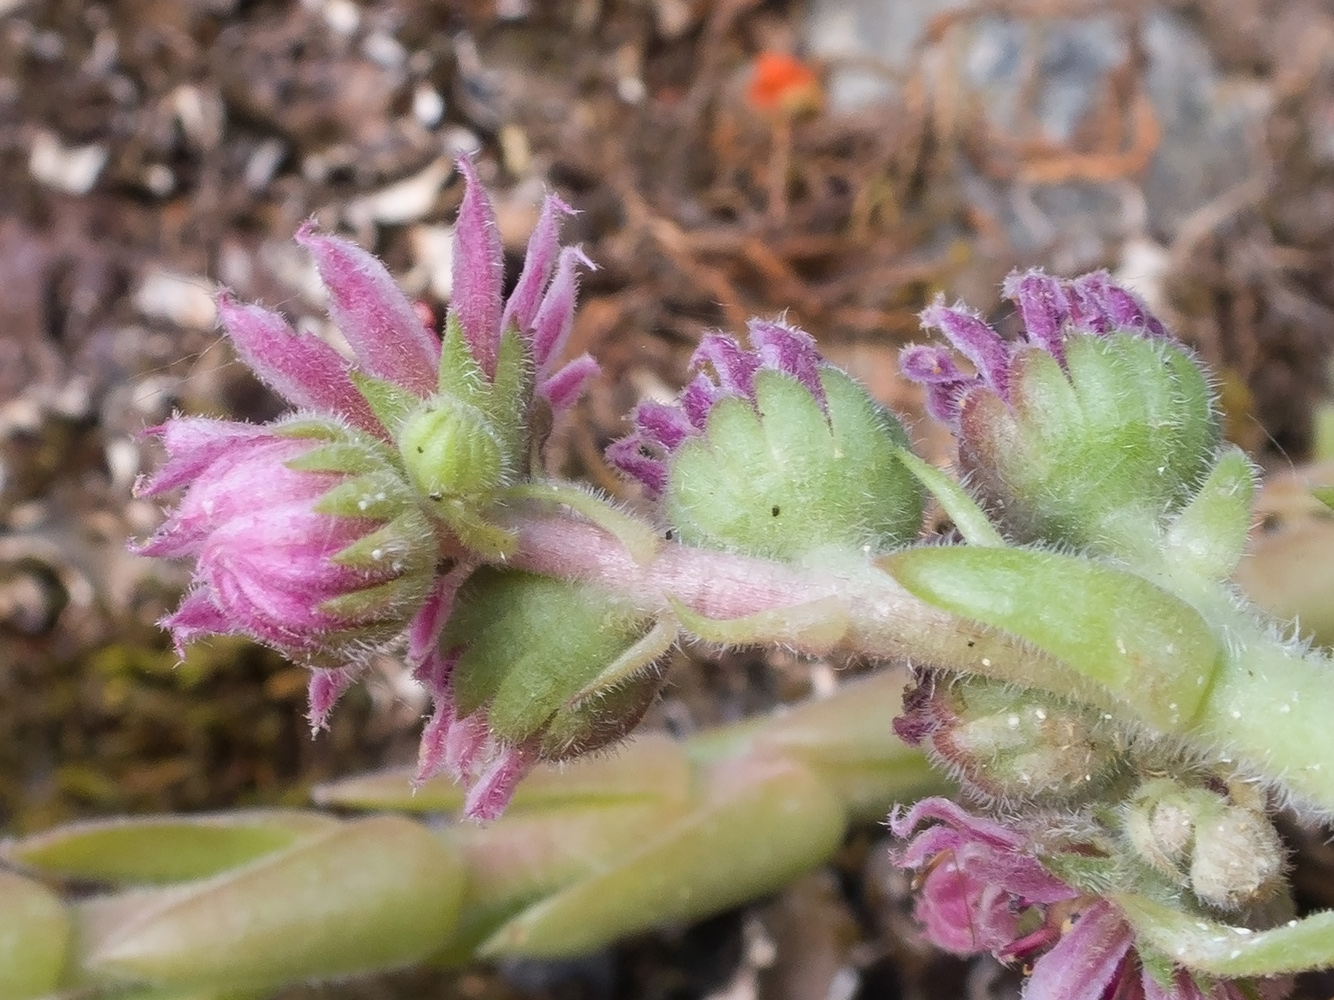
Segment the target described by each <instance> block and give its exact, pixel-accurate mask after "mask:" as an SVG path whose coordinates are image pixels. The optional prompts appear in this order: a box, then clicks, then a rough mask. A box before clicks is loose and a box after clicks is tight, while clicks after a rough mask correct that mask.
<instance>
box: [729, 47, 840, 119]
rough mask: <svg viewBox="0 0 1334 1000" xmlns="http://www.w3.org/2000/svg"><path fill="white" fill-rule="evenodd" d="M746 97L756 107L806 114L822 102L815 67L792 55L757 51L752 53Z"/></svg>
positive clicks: (771, 110)
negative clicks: (755, 53)
mask: <svg viewBox="0 0 1334 1000" xmlns="http://www.w3.org/2000/svg"><path fill="white" fill-rule="evenodd" d="M746 101H747V103H749V104H750V106H751V107H753V108H755V109H756V110H758V111H765V112H774V111H778V112H781V113H783V114H789V115H797V114H807V113H810V112H814V111H818V110H819V109H820V107H821V106H822V105H823V103H824V89H823V88H822V87H821V85H820V79H819V77H818V76H816V74H815V70H813V69H811V67H810V66H808V65H807V64H806V63H804V62H802V61H801V60H800V59H798V58H797V57H796V56H794V55H790V54H788V53H786V52H761V53H760V54H759V55H758V56H756V57H755V65H754V68H753V69H752V71H751V78H750V85H749V86H748V87H747V88H746Z"/></svg>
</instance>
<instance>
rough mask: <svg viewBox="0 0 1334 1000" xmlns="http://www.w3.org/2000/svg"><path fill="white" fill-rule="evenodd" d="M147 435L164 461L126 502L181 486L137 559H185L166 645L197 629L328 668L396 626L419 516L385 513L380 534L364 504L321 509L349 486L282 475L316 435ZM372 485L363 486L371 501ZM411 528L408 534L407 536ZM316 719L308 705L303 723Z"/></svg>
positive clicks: (418, 548) (377, 520)
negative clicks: (188, 564)
mask: <svg viewBox="0 0 1334 1000" xmlns="http://www.w3.org/2000/svg"><path fill="white" fill-rule="evenodd" d="M155 433H156V434H158V436H160V437H161V438H162V440H163V442H164V444H165V445H166V449H167V456H168V457H167V462H166V463H165V464H164V466H163V467H162V469H161V470H160V471H159V473H158V475H157V476H156V477H154V478H153V479H152V480H150V481H148V482H146V483H144V484H141V486H140V487H139V495H141V496H158V495H160V494H162V493H164V492H167V491H169V490H173V489H176V488H178V487H179V486H181V485H184V486H185V491H184V494H183V495H182V497H181V500H180V503H179V504H177V506H176V508H175V509H174V510H173V511H172V512H171V514H170V516H169V517H168V519H167V521H166V523H165V524H163V526H162V528H161V529H160V530H159V531H158V532H157V533H156V534H155V535H154V536H153V537H152V538H150V539H149V540H148V541H147V542H145V543H143V544H142V545H141V546H139V547H138V551H139V552H140V553H141V554H143V555H150V556H163V557H170V558H180V557H193V558H194V559H195V560H196V564H195V572H194V585H193V587H192V589H191V591H190V594H189V596H188V597H187V598H186V600H185V601H184V603H183V604H182V605H181V608H180V609H179V610H178V611H177V612H176V614H174V615H172V616H170V617H168V618H167V619H165V621H164V623H163V624H164V625H165V626H166V627H167V628H169V629H171V631H172V633H173V636H174V638H175V640H176V643H177V647H178V649H183V647H184V645H185V644H186V643H187V642H189V641H190V640H191V639H193V638H194V637H196V636H197V635H200V634H206V633H231V634H239V635H246V636H249V637H251V638H253V639H255V640H257V641H259V642H262V643H265V644H266V645H269V646H272V647H274V648H275V649H279V650H281V651H283V652H284V653H286V654H287V655H289V656H291V657H293V658H296V659H300V660H304V661H307V662H310V663H312V664H317V665H324V666H337V665H340V664H341V663H344V662H346V661H347V660H348V658H349V657H348V652H347V651H348V649H349V648H351V647H354V646H357V645H358V644H360V645H362V646H369V645H371V644H375V643H383V642H384V641H385V640H387V639H389V638H392V637H393V636H394V635H396V634H397V633H399V632H400V631H402V629H403V627H404V624H405V623H406V620H407V618H408V617H410V616H411V614H412V613H413V611H414V610H415V609H416V607H417V606H418V605H419V604H420V603H421V601H422V599H423V598H424V596H425V589H426V587H427V586H428V585H429V581H430V572H431V569H430V566H431V563H432V562H433V559H434V554H433V550H434V543H433V541H432V536H431V529H430V527H429V525H428V524H427V523H426V521H425V519H424V518H423V517H422V516H421V515H417V516H416V518H413V517H411V516H408V517H402V516H399V517H397V518H395V519H394V522H396V523H395V524H394V530H393V531H391V532H387V533H386V532H384V528H385V526H386V521H385V519H384V518H383V517H376V516H374V514H373V511H372V504H371V503H367V505H366V510H367V516H341V515H338V514H334V513H329V512H325V511H324V510H323V509H322V506H321V505H322V503H323V501H324V499H325V497H326V496H328V495H329V494H330V491H331V490H333V489H334V488H336V487H339V488H341V487H344V486H346V485H348V484H349V483H352V484H354V490H355V484H356V482H357V478H356V477H355V476H353V475H350V474H348V473H346V472H337V471H322V470H320V469H318V468H317V469H313V470H306V469H301V468H298V467H294V465H296V466H299V465H300V463H301V462H302V461H306V462H309V461H310V460H311V458H312V456H318V453H319V450H320V448H321V447H323V446H324V445H325V442H324V441H321V440H312V439H310V438H306V437H294V436H288V435H286V434H283V433H281V431H280V430H277V429H271V428H252V427H249V426H248V425H244V424H228V423H223V422H221V421H212V420H205V419H177V420H173V421H171V422H169V423H167V424H165V425H164V426H163V427H160V428H158V429H157V430H156V432H155ZM330 433H331V434H338V435H341V436H343V437H344V440H345V441H353V440H356V437H354V434H355V432H350V431H346V430H344V429H342V428H338V427H337V426H336V425H330ZM367 455H368V458H367V470H366V471H367V473H375V472H378V473H380V474H381V477H382V476H383V473H384V471H385V470H383V469H375V468H374V467H373V464H372V460H371V459H370V458H369V456H370V455H371V451H370V450H369V449H368V450H367ZM316 464H317V465H318V461H317V462H316ZM374 478H375V477H374V475H370V476H368V477H367V479H366V482H365V485H366V489H367V496H368V498H369V500H371V501H374V500H375V499H376V497H375V493H373V492H371V491H372V490H373V488H374V483H373V482H372V480H373V479H374ZM183 479H188V481H186V482H184V484H183V483H182V480H183ZM391 523H392V522H391ZM413 528H415V529H417V530H418V531H420V532H421V534H420V536H419V537H416V538H413V537H411V532H412V529H413ZM373 533H374V534H373ZM396 535H398V536H402V537H395V536H396ZM372 537H377V538H380V542H379V543H378V544H377V545H375V546H374V547H373V548H372V549H371V551H370V552H369V553H363V552H361V551H359V549H358V546H359V545H363V544H364V543H365V541H366V539H368V538H372ZM349 554H351V555H350V556H349ZM324 710H325V711H327V706H326V707H325V708H324ZM322 714H323V712H322V711H320V710H319V709H318V707H317V710H316V717H317V718H318V717H319V716H321V715H322Z"/></svg>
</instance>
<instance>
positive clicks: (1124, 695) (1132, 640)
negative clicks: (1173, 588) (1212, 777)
mask: <svg viewBox="0 0 1334 1000" xmlns="http://www.w3.org/2000/svg"><path fill="white" fill-rule="evenodd" d="M878 565H879V566H880V567H881V568H882V569H884V570H885V571H887V572H888V573H889V574H890V575H892V576H893V577H894V578H895V579H896V580H897V581H898V582H899V583H900V584H901V585H902V586H903V587H905V588H906V589H907V590H908V591H909V592H911V593H912V594H914V595H915V596H916V597H918V598H920V599H921V600H924V601H926V602H927V603H928V604H931V605H934V606H935V607H938V608H943V609H944V610H946V611H949V612H951V613H953V614H956V615H959V616H961V617H963V618H969V619H972V620H974V621H979V622H983V623H984V624H987V625H993V626H995V627H996V628H999V629H1001V630H1003V631H1005V632H1008V633H1010V634H1011V635H1014V636H1017V637H1019V638H1021V639H1024V640H1027V641H1028V642H1031V643H1032V644H1033V645H1034V646H1036V647H1037V648H1038V649H1040V650H1043V651H1044V652H1047V653H1049V654H1051V655H1052V656H1054V657H1056V658H1057V659H1059V660H1061V661H1063V662H1064V663H1065V665H1066V666H1067V667H1069V668H1070V670H1072V671H1073V672H1074V673H1075V674H1077V675H1078V676H1080V677H1082V678H1084V679H1085V680H1087V681H1089V682H1092V683H1093V684H1094V685H1096V687H1097V688H1098V689H1101V691H1103V692H1106V694H1109V695H1111V696H1112V697H1113V698H1114V699H1115V700H1116V701H1117V702H1118V703H1119V704H1121V705H1123V706H1125V707H1127V708H1129V709H1130V710H1131V711H1132V712H1133V713H1134V714H1136V715H1138V716H1139V718H1140V719H1142V720H1143V721H1144V722H1146V723H1148V724H1149V725H1150V726H1153V727H1154V728H1156V729H1158V730H1161V731H1164V732H1169V733H1182V732H1185V731H1186V730H1187V729H1188V728H1189V727H1190V724H1191V722H1192V721H1193V720H1194V718H1195V716H1196V714H1197V713H1198V711H1199V709H1200V707H1201V705H1202V704H1203V703H1204V701H1205V699H1206V698H1207V697H1208V695H1209V693H1210V690H1211V688H1212V687H1213V684H1214V681H1215V679H1216V676H1217V673H1218V671H1219V670H1220V667H1221V664H1222V662H1223V649H1222V646H1221V644H1220V643H1219V641H1218V639H1217V638H1216V637H1215V636H1214V634H1213V631H1212V630H1211V629H1210V627H1209V625H1208V623H1207V622H1205V620H1204V619H1203V618H1201V617H1200V615H1199V613H1198V612H1196V611H1195V610H1194V609H1193V608H1192V607H1191V606H1190V605H1188V604H1186V603H1185V602H1184V601H1182V600H1181V599H1180V598H1178V597H1175V596H1174V595H1172V594H1170V593H1168V592H1167V591H1165V590H1163V589H1162V588H1160V587H1157V586H1155V585H1154V584H1152V583H1150V582H1149V581H1148V580H1145V579H1144V578H1143V577H1140V576H1137V575H1135V574H1133V573H1130V572H1128V571H1126V570H1121V569H1116V568H1114V567H1111V566H1106V565H1103V564H1100V563H1096V562H1093V561H1091V560H1089V559H1087V558H1081V557H1078V556H1068V555H1060V554H1058V553H1055V552H1044V551H1039V550H1034V549H1014V548H1006V549H994V548H971V547H968V546H957V547H952V548H939V547H931V548H917V549H909V550H906V551H903V552H898V553H894V554H892V555H889V556H886V557H884V558H882V559H881V560H879V562H878ZM1025 682H1026V683H1028V684H1030V686H1032V687H1037V688H1041V689H1045V690H1054V692H1055V693H1057V694H1063V693H1067V692H1066V691H1065V689H1064V685H1060V686H1057V687H1055V688H1053V685H1052V684H1051V683H1050V681H1049V679H1047V678H1044V677H1043V676H1042V675H1041V674H1040V673H1037V674H1035V676H1033V677H1031V678H1026V679H1025ZM1104 700H1105V699H1104Z"/></svg>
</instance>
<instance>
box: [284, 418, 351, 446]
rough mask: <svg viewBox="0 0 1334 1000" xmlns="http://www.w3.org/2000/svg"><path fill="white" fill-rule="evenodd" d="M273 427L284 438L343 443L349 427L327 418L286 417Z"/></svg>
mask: <svg viewBox="0 0 1334 1000" xmlns="http://www.w3.org/2000/svg"><path fill="white" fill-rule="evenodd" d="M272 426H273V431H274V433H275V434H279V435H281V436H283V437H290V438H309V439H311V440H314V441H342V440H345V439H346V438H347V435H348V429H347V427H345V426H344V425H342V424H340V423H338V422H337V421H336V420H332V419H329V418H326V417H309V416H301V415H297V416H293V417H284V418H283V419H281V420H279V421H278V422H277V423H275V424H273V425H272Z"/></svg>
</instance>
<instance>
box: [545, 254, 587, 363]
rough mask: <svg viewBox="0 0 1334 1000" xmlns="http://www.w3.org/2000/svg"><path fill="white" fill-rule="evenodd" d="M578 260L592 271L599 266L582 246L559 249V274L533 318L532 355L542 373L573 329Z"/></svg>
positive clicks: (555, 358) (577, 287)
mask: <svg viewBox="0 0 1334 1000" xmlns="http://www.w3.org/2000/svg"><path fill="white" fill-rule="evenodd" d="M577 264H583V265H584V267H586V268H588V269H589V270H590V271H592V270H596V268H595V266H594V264H593V262H592V261H591V260H589V259H588V258H587V257H585V256H584V252H583V250H581V249H580V248H579V247H566V248H565V249H563V250H562V251H561V252H560V260H559V261H558V262H557V264H556V276H555V277H554V278H552V279H551V287H549V288H548V289H547V292H546V294H545V295H544V296H543V297H542V304H541V305H539V306H538V308H537V316H536V318H535V319H534V320H533V359H534V360H535V361H536V362H537V371H538V374H539V375H541V374H544V373H545V372H546V371H547V370H548V369H549V368H550V366H551V363H552V362H553V361H556V360H558V359H559V358H560V355H561V352H562V351H564V350H565V344H566V342H567V341H569V339H570V331H571V330H573V329H574V307H575V302H576V300H577V299H578V297H579V277H578V273H577V272H576V271H575V266H576V265H577Z"/></svg>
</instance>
